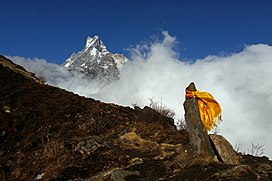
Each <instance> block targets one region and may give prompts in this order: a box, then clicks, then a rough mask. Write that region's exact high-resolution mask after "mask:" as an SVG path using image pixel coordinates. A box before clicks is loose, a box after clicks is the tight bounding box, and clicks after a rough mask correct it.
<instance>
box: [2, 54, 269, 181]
mask: <svg viewBox="0 0 272 181" xmlns="http://www.w3.org/2000/svg"><path fill="white" fill-rule="evenodd" d="M18 70H19V71H18ZM0 106H1V107H0V119H1V122H0V156H1V157H0V170H1V171H0V180H77V181H79V180H86V181H87V180H88V181H92V180H114V181H119V180H120V181H122V180H144V181H146V180H272V163H271V161H270V160H269V159H268V158H267V157H254V156H251V155H242V154H238V158H239V164H236V165H230V164H225V163H222V162H220V161H218V160H217V159H211V158H207V157H203V156H201V155H198V154H196V153H195V152H194V151H193V150H192V148H191V146H190V145H189V141H188V140H189V139H188V133H187V131H185V130H177V129H176V127H175V125H174V121H173V119H171V118H167V117H165V116H163V115H161V114H159V113H157V112H156V111H154V110H153V109H151V108H149V107H144V108H143V109H141V108H138V107H135V109H132V108H130V107H123V106H119V105H115V104H107V103H103V102H100V101H98V100H94V99H91V98H85V97H82V96H79V95H76V94H74V93H71V92H67V91H65V90H63V89H60V88H56V87H52V86H49V85H45V84H43V83H42V81H40V80H39V79H38V78H36V77H35V76H34V74H32V73H29V72H27V71H25V70H24V69H23V68H22V67H20V66H18V65H15V64H13V63H12V62H11V61H10V60H8V59H6V58H5V57H3V56H0Z"/></svg>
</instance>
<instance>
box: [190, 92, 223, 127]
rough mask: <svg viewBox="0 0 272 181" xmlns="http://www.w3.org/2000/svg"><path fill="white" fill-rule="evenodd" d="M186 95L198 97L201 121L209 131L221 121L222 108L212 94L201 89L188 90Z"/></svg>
mask: <svg viewBox="0 0 272 181" xmlns="http://www.w3.org/2000/svg"><path fill="white" fill-rule="evenodd" d="M185 97H186V98H196V99H197V102H198V107H199V112H200V117H201V121H202V123H203V125H204V127H205V128H206V130H207V131H210V130H211V129H213V128H215V127H217V123H219V122H220V121H221V114H222V110H221V107H220V105H219V103H218V102H217V101H216V100H215V99H214V98H213V96H212V95H211V94H209V93H208V92H201V91H199V90H197V91H188V90H186V95H185Z"/></svg>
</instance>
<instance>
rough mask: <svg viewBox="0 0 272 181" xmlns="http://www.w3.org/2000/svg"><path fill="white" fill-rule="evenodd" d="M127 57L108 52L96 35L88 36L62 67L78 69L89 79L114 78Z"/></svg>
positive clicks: (116, 77)
mask: <svg viewBox="0 0 272 181" xmlns="http://www.w3.org/2000/svg"><path fill="white" fill-rule="evenodd" d="M127 61H128V59H127V58H126V57H125V56H124V55H122V54H113V53H111V52H109V51H108V50H107V48H106V46H105V45H104V43H103V42H102V41H101V40H100V39H99V37H98V36H94V37H93V38H91V37H88V38H87V41H86V45H85V47H84V49H83V50H81V51H79V52H78V53H73V54H72V55H71V56H70V57H69V58H68V59H67V60H66V61H65V62H64V64H63V65H64V67H67V68H68V69H69V70H70V71H80V72H82V73H84V74H85V75H86V76H87V77H88V78H90V79H95V78H99V79H104V80H115V79H118V77H119V74H120V70H121V69H122V68H123V65H124V64H125V63H126V62H127Z"/></svg>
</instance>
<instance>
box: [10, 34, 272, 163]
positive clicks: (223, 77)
mask: <svg viewBox="0 0 272 181" xmlns="http://www.w3.org/2000/svg"><path fill="white" fill-rule="evenodd" d="M163 35H164V39H163V40H162V41H156V42H153V43H151V44H146V45H141V46H140V45H139V46H137V48H135V49H133V50H132V52H133V55H132V58H131V59H132V61H130V62H129V63H128V64H127V65H126V66H125V67H124V69H123V70H122V72H121V77H120V80H119V81H118V82H115V83H113V84H110V85H108V86H105V87H103V86H101V85H99V83H97V82H90V81H89V80H86V79H84V78H82V77H81V76H80V75H76V76H71V75H70V74H69V72H68V71H67V70H65V69H64V68H62V67H60V66H58V65H55V64H50V63H47V62H46V61H45V60H37V59H34V60H27V61H25V59H24V58H20V57H10V58H11V59H12V60H15V62H17V63H19V64H21V65H23V66H25V67H26V68H27V69H28V70H30V71H32V72H34V73H36V75H38V76H41V77H43V78H44V79H45V80H47V82H48V83H50V84H52V85H55V86H60V87H62V88H65V89H67V90H70V91H73V92H75V93H78V94H81V95H85V96H87V97H94V98H97V99H100V100H102V101H105V102H114V103H117V104H122V105H131V104H133V103H137V104H138V105H140V106H144V105H148V104H149V98H153V99H155V100H157V101H162V102H163V103H164V104H165V105H167V106H169V107H170V108H173V109H175V111H176V113H177V115H178V117H183V115H184V110H183V105H182V104H183V102H184V90H185V88H186V87H187V86H188V85H189V83H190V82H191V81H193V82H195V84H196V86H197V88H198V89H199V90H201V91H207V92H210V93H211V94H212V95H213V96H214V97H215V98H216V99H217V100H218V102H219V103H220V104H221V107H222V109H223V122H222V123H221V124H220V125H219V128H220V134H222V135H224V137H225V138H227V139H228V140H229V141H230V142H231V143H232V145H233V146H235V145H236V144H240V146H241V147H242V148H243V149H244V151H246V152H247V151H248V149H249V148H250V147H251V143H255V144H257V143H260V144H265V145H264V148H265V154H266V155H268V156H269V157H270V158H272V154H271V153H272V152H271V150H272V142H271V141H270V138H271V137H272V132H271V130H272V121H271V118H272V112H271V110H272V82H271V81H270V79H271V78H272V71H271V67H272V46H269V45H265V44H258V45H250V46H246V47H245V48H244V50H243V51H241V52H239V53H235V54H231V55H228V56H224V57H220V56H207V57H206V58H204V59H201V60H196V61H195V62H194V63H189V62H186V61H183V60H180V59H179V57H178V56H177V55H178V54H177V52H175V51H174V48H173V47H174V45H175V38H174V37H171V36H170V35H169V34H168V33H167V32H164V33H163ZM20 59H21V60H20ZM97 85H99V86H97Z"/></svg>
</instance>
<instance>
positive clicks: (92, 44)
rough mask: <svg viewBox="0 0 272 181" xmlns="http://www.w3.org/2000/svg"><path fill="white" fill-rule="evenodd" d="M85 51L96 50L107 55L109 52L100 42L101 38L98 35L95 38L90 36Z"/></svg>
mask: <svg viewBox="0 0 272 181" xmlns="http://www.w3.org/2000/svg"><path fill="white" fill-rule="evenodd" d="M85 49H88V50H89V49H91V51H93V52H95V50H93V49H96V50H97V51H98V52H99V53H102V54H107V53H109V51H108V50H107V48H106V46H105V45H104V43H103V42H102V41H101V40H100V38H99V37H98V36H97V35H96V36H94V37H93V38H92V37H90V36H88V37H87V40H86V45H85Z"/></svg>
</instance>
